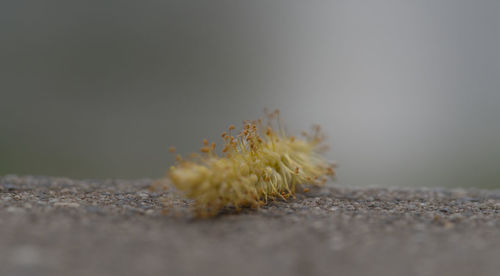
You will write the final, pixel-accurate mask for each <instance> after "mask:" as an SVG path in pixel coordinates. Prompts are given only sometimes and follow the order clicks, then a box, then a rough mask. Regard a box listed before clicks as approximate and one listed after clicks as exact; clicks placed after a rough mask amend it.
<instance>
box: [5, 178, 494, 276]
mask: <svg viewBox="0 0 500 276" xmlns="http://www.w3.org/2000/svg"><path fill="white" fill-rule="evenodd" d="M151 183H152V182H151V181H150V180H136V181H122V180H103V181H97V180H89V181H75V180H70V179H64V178H48V177H33V176H25V177H18V176H5V177H2V178H0V225H1V227H0V249H1V250H0V275H476V276H477V275H500V262H499V256H500V191H480V190H448V189H394V188H391V189H380V188H343V187H329V188H322V189H311V191H310V192H309V193H307V194H298V195H297V199H296V200H291V201H289V202H281V201H280V202H273V203H270V204H269V205H268V206H264V207H263V208H261V209H259V210H244V211H243V212H242V213H240V214H235V213H234V212H231V210H228V211H227V212H225V213H224V214H222V215H220V216H218V217H216V218H214V219H208V220H197V219H194V218H192V217H191V216H190V212H189V204H190V202H189V201H185V200H182V199H180V198H178V197H177V196H175V195H174V194H173V193H171V192H162V193H159V192H150V191H149V190H148V187H149V186H150V185H151Z"/></svg>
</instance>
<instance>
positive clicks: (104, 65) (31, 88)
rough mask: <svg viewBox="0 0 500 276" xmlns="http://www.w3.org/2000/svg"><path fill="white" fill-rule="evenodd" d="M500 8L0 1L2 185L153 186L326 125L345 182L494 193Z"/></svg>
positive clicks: (499, 173) (454, 0) (498, 169)
mask: <svg viewBox="0 0 500 276" xmlns="http://www.w3.org/2000/svg"><path fill="white" fill-rule="evenodd" d="M499 15H500V1H493V0H492V1H485V0H476V1H461V0H448V1H445V0H421V1H388V0H383V1H381V0H377V1H347V0H346V1H291V0H286V1H285V0H283V1H269V0H266V1H264V0H262V1H235V0H233V1H229V0H228V1H217V0H216V1H185V0H182V1H118V0H115V1H76V2H71V3H70V1H14V0H8V1H2V2H1V3H0V93H1V94H0V95H1V97H0V131H1V132H0V175H3V174H9V173H15V174H43V175H53V176H68V177H76V178H115V177H118V178H142V177H153V178H154V177H160V176H162V175H163V174H164V172H165V170H166V168H168V167H169V166H170V165H171V164H172V161H173V160H172V157H171V156H170V154H168V147H169V146H172V145H175V146H177V148H178V149H179V151H180V152H181V153H189V152H191V151H197V150H198V149H199V146H200V143H201V140H202V139H203V138H207V139H211V140H212V139H216V141H219V140H217V139H219V134H220V133H221V132H222V131H223V130H224V129H225V128H226V127H227V126H228V125H229V124H239V123H240V122H241V121H242V120H244V119H254V118H257V117H259V116H262V115H263V113H262V110H263V109H264V108H265V107H267V108H280V109H281V111H282V115H283V118H284V120H285V123H286V124H287V126H288V128H289V129H290V130H291V131H294V132H298V131H300V130H302V129H307V128H308V127H309V126H310V125H311V124H313V123H320V124H321V125H322V126H323V129H324V130H325V132H326V133H327V134H328V136H329V138H328V142H329V144H330V145H331V146H332V150H331V151H330V152H328V154H327V155H328V157H329V158H330V159H333V160H337V161H338V163H339V165H340V168H339V170H338V181H337V184H339V185H355V186H360V185H389V186H464V187H465V186H477V187H496V188H500V145H499V141H500V50H499V49H500V16H499Z"/></svg>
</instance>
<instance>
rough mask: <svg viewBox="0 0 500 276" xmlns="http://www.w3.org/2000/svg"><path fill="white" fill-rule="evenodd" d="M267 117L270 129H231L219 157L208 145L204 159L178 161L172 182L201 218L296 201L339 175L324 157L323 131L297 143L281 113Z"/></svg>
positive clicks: (257, 125) (249, 125)
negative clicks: (227, 210)
mask: <svg viewBox="0 0 500 276" xmlns="http://www.w3.org/2000/svg"><path fill="white" fill-rule="evenodd" d="M267 117H268V118H267V123H263V121H262V120H261V119H259V120H256V121H245V122H244V123H243V130H242V131H241V132H239V133H238V134H234V135H233V131H234V130H235V126H233V125H231V126H229V129H228V132H224V133H222V139H223V140H224V146H223V148H222V151H221V154H220V155H219V154H218V153H217V152H216V144H215V143H211V144H210V143H209V142H208V141H207V140H204V141H203V147H202V148H201V150H200V151H201V154H192V155H191V156H190V158H189V159H183V158H182V157H181V156H180V155H177V157H176V159H177V164H176V165H175V166H172V167H171V168H170V170H169V172H168V177H169V178H170V180H171V181H172V183H173V184H174V185H175V187H176V188H177V189H178V190H180V191H182V192H183V193H184V194H185V196H186V197H188V198H190V199H193V200H194V201H195V211H196V214H197V215H198V216H200V217H209V216H214V215H216V214H217V213H218V212H219V211H220V210H221V209H222V208H224V207H231V206H232V207H234V208H236V210H240V209H241V208H242V207H252V208H257V207H259V206H260V205H263V204H265V203H267V202H268V200H275V199H276V198H281V199H285V200H286V199H288V198H290V197H293V198H295V192H296V190H297V189H298V187H300V186H301V185H305V184H307V185H317V186H320V185H323V184H324V183H325V182H326V181H327V176H332V177H333V176H334V175H335V171H334V165H333V164H330V163H329V162H327V161H326V160H325V159H324V158H323V157H322V155H321V153H322V152H323V151H324V150H325V149H326V146H325V145H324V144H323V142H324V136H323V134H322V133H321V129H320V127H319V126H315V127H313V130H312V133H305V132H303V133H302V135H303V136H304V139H298V138H295V137H294V136H288V135H287V134H286V133H285V131H284V128H283V127H282V124H281V123H280V119H279V111H278V110H276V111H274V112H272V113H270V114H267ZM276 122H277V129H274V128H273V124H276ZM171 152H175V149H174V148H171ZM308 190H309V189H308V188H304V191H308Z"/></svg>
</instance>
